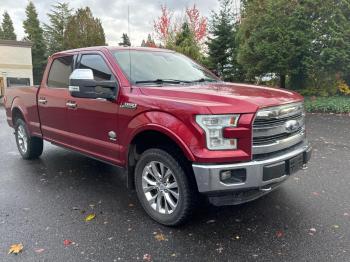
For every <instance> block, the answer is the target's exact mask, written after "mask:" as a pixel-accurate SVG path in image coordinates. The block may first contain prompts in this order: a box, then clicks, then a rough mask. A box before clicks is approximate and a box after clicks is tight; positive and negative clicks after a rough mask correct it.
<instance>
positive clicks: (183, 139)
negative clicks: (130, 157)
mask: <svg viewBox="0 0 350 262" xmlns="http://www.w3.org/2000/svg"><path fill="white" fill-rule="evenodd" d="M189 121H190V119H189ZM150 130H152V131H158V132H161V133H163V134H164V135H166V136H168V137H169V138H170V139H172V140H173V141H174V142H175V143H176V144H177V145H178V146H179V147H180V148H181V149H182V151H183V152H184V154H185V156H186V158H187V159H188V160H190V161H192V162H193V161H195V156H194V155H193V153H192V150H191V148H192V147H195V146H197V145H198V144H199V143H200V141H199V140H198V137H200V136H199V135H198V134H199V131H198V130H197V129H196V128H195V127H194V126H193V125H189V124H187V125H186V124H185V123H184V121H183V120H181V119H179V118H177V117H175V116H173V115H171V114H169V113H166V112H161V111H150V112H144V113H142V114H139V115H137V116H136V117H135V118H133V119H132V120H131V121H130V122H129V124H128V126H127V132H125V135H126V137H125V140H123V141H127V143H126V147H125V152H124V155H125V156H126V155H127V147H128V145H130V143H131V141H132V140H133V138H134V137H135V136H137V135H138V134H140V133H141V132H143V131H150Z"/></svg>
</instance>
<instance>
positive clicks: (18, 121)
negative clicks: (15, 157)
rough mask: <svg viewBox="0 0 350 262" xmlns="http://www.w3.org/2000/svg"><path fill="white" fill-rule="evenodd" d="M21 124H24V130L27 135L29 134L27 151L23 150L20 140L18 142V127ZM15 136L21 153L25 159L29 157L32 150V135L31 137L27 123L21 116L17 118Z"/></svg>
mask: <svg viewBox="0 0 350 262" xmlns="http://www.w3.org/2000/svg"><path fill="white" fill-rule="evenodd" d="M19 126H23V128H24V131H25V132H26V135H27V151H26V152H23V151H22V150H21V147H20V145H19V142H18V128H19ZM15 136H16V144H17V148H18V151H19V153H20V154H21V156H22V157H23V158H25V159H26V158H28V157H29V152H30V137H29V132H28V128H27V125H26V123H25V122H24V121H23V120H22V119H21V118H19V119H17V120H16V126H15Z"/></svg>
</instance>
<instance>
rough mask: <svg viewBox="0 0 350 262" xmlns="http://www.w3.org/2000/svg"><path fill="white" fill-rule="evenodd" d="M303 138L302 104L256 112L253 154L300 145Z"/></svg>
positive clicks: (303, 115)
mask: <svg viewBox="0 0 350 262" xmlns="http://www.w3.org/2000/svg"><path fill="white" fill-rule="evenodd" d="M304 138H305V113H304V106H303V103H292V104H287V105H282V106H278V107H270V108H264V109H261V110H259V111H258V112H257V115H256V118H255V120H254V123H253V154H254V155H258V154H266V153H272V152H276V151H280V150H283V149H286V148H289V147H292V146H294V145H296V144H298V143H300V142H301V141H302V140H303V139H304Z"/></svg>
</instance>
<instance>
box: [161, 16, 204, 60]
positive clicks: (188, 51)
mask: <svg viewBox="0 0 350 262" xmlns="http://www.w3.org/2000/svg"><path fill="white" fill-rule="evenodd" d="M167 48H168V49H172V50H175V51H177V52H179V53H182V54H184V55H186V56H188V57H191V58H192V59H193V60H196V61H201V59H202V54H201V52H200V47H199V44H198V42H197V41H196V38H195V34H194V32H193V31H192V30H191V28H190V25H189V24H188V23H187V22H185V23H183V25H182V27H181V30H180V31H179V32H178V33H177V34H176V36H175V41H174V42H170V41H169V42H168V43H167Z"/></svg>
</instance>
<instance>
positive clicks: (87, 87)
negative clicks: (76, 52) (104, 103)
mask: <svg viewBox="0 0 350 262" xmlns="http://www.w3.org/2000/svg"><path fill="white" fill-rule="evenodd" d="M69 92H70V94H71V96H73V97H81V98H92V99H94V98H95V99H96V98H104V99H107V100H114V99H115V95H116V93H117V82H116V81H113V80H111V81H96V80H95V79H94V73H93V71H92V70H91V69H75V70H74V71H73V72H72V73H71V75H70V77H69Z"/></svg>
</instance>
